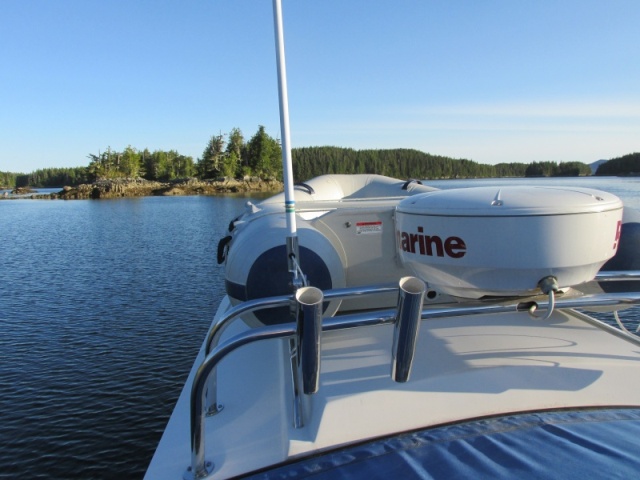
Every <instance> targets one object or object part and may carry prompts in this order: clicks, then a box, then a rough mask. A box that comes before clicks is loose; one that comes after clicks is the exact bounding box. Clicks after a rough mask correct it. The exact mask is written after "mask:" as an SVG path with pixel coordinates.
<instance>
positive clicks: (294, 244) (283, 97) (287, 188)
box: [273, 0, 301, 286]
mask: <svg viewBox="0 0 640 480" xmlns="http://www.w3.org/2000/svg"><path fill="white" fill-rule="evenodd" d="M273 21H274V28H275V37H276V59H277V62H278V97H279V99H280V133H281V135H282V171H283V173H284V209H285V214H286V221H287V233H288V236H287V262H288V267H289V272H291V273H293V280H294V286H295V285H296V283H297V280H298V268H297V266H296V262H299V258H298V235H297V230H296V202H295V200H294V193H293V166H292V161H291V134H290V132H289V97H288V93H287V69H286V64H285V58H284V33H283V27H282V4H281V0H273ZM300 285H301V284H300Z"/></svg>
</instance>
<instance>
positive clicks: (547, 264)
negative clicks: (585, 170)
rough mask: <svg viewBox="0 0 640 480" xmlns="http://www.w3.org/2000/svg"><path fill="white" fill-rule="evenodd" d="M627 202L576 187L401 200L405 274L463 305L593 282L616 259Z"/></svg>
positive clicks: (399, 235) (455, 192)
mask: <svg viewBox="0 0 640 480" xmlns="http://www.w3.org/2000/svg"><path fill="white" fill-rule="evenodd" d="M622 209H623V205H622V201H621V200H620V199H619V198H618V197H616V196H615V195H612V194H609V193H606V192H601V191H599V190H593V189H588V188H578V187H549V186H539V187H538V186H527V187H525V186H509V187H475V188H463V189H452V190H438V191H434V192H428V193H423V194H420V195H415V196H413V197H409V198H406V199H404V200H403V201H402V202H400V203H399V204H398V207H397V209H396V239H397V244H398V251H399V255H400V258H401V260H402V262H403V263H404V265H405V266H407V267H408V268H409V269H410V270H412V271H413V273H414V274H415V275H416V276H418V277H420V278H421V279H422V280H424V281H425V282H427V283H428V284H429V287H430V288H433V289H435V290H438V291H440V292H443V293H448V294H450V295H454V296H457V297H463V298H480V297H482V296H486V295H496V296H525V295H532V294H537V293H540V289H539V288H538V283H539V282H540V280H542V279H543V278H545V277H548V276H552V277H555V278H556V279H557V283H558V285H559V286H560V288H562V287H570V286H572V285H578V284H580V283H583V282H587V281H589V280H592V279H593V278H594V277H595V275H596V273H597V272H598V270H599V269H600V267H601V266H602V265H603V264H604V263H605V262H606V261H607V260H608V259H610V258H611V257H613V256H614V254H615V253H616V249H617V248H618V244H619V239H620V229H621V224H622Z"/></svg>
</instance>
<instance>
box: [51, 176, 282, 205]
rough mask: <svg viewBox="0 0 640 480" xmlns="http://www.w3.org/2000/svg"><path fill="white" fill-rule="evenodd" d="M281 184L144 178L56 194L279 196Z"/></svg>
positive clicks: (67, 197)
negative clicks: (160, 180)
mask: <svg viewBox="0 0 640 480" xmlns="http://www.w3.org/2000/svg"><path fill="white" fill-rule="evenodd" d="M283 188H284V187H283V184H282V182H279V181H277V180H261V179H259V178H254V177H251V178H249V177H247V178H245V179H242V180H237V179H232V178H220V179H216V180H199V179H196V178H185V179H179V180H173V181H171V182H167V183H162V182H154V181H150V180H145V179H143V178H115V179H108V180H98V181H96V182H94V183H91V184H83V185H78V186H77V187H64V189H63V190H62V191H61V192H59V193H58V194H57V197H58V198H61V199H64V200H71V199H89V198H96V199H97V198H118V197H143V196H150V195H164V196H172V195H215V194H224V193H241V192H279V191H282V190H283Z"/></svg>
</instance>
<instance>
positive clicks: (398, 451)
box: [250, 408, 640, 480]
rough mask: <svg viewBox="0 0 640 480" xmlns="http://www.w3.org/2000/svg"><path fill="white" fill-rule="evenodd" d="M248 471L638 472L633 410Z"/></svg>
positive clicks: (483, 429) (560, 416)
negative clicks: (265, 469) (266, 469)
mask: <svg viewBox="0 0 640 480" xmlns="http://www.w3.org/2000/svg"><path fill="white" fill-rule="evenodd" d="M250 478H256V479H257V478H261V479H293V478H312V479H314V480H329V479H331V480H335V479H344V480H347V479H349V480H352V479H367V480H369V479H394V480H400V479H414V478H419V479H447V480H451V479H476V478H483V479H484V478H486V479H514V478H517V479H531V478H536V479H565V478H579V479H581V480H586V479H592V478H593V479H595V478H598V479H601V478H608V479H611V478H620V479H632V478H640V409H627V408H620V409H598V410H571V411H555V412H539V413H526V414H518V415H510V416H504V417H495V418H484V419H480V420H476V421H470V422H465V423H459V424H453V425H446V426H441V427H436V428H431V429H427V430H421V431H417V432H411V433H405V434H401V435H398V436H395V437H391V438H385V439H379V440H375V441H372V442H369V443H365V444H360V445H356V446H351V447H348V448H345V449H341V450H338V451H332V452H328V453H325V454H322V455H317V456H314V457H311V458H306V459H303V460H300V461H298V462H292V463H288V464H286V465H282V466H280V467H277V468H275V469H271V470H269V471H264V472H261V473H256V474H254V475H253V476H251V477H250Z"/></svg>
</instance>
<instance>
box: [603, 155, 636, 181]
mask: <svg viewBox="0 0 640 480" xmlns="http://www.w3.org/2000/svg"><path fill="white" fill-rule="evenodd" d="M596 175H603V176H606V175H640V153H638V152H636V153H630V154H629V155H623V156H622V157H618V158H612V159H611V160H609V161H608V162H605V163H603V164H602V165H600V166H599V167H598V170H597V171H596Z"/></svg>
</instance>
